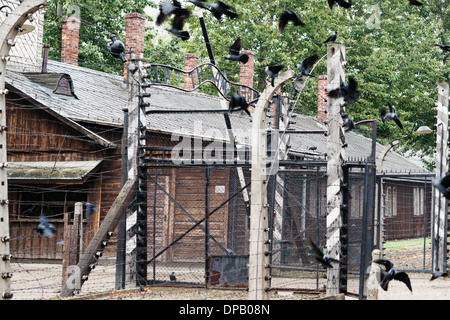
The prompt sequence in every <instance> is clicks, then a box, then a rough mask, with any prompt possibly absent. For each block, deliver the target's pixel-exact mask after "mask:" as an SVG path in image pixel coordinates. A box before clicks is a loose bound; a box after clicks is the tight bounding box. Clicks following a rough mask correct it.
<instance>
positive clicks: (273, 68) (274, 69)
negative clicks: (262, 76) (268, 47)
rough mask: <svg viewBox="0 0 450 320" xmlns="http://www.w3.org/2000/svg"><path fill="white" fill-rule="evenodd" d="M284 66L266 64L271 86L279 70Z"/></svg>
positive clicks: (273, 84)
mask: <svg viewBox="0 0 450 320" xmlns="http://www.w3.org/2000/svg"><path fill="white" fill-rule="evenodd" d="M283 68H284V66H283V65H280V66H267V67H266V69H265V70H266V73H267V75H268V76H269V78H270V84H271V85H272V87H274V86H275V78H276V77H277V76H278V74H279V73H280V72H281V70H283Z"/></svg>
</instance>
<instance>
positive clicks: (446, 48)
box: [432, 43, 450, 63]
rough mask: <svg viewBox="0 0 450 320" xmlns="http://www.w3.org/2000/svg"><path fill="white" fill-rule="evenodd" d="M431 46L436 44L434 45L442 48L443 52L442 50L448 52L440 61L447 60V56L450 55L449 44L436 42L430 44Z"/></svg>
mask: <svg viewBox="0 0 450 320" xmlns="http://www.w3.org/2000/svg"><path fill="white" fill-rule="evenodd" d="M432 46H436V47H439V48H441V50H442V51H443V52H444V51H447V52H449V53H448V54H446V55H445V57H444V60H442V62H444V63H445V61H446V60H447V58H448V57H449V56H450V45H447V44H437V43H435V44H432Z"/></svg>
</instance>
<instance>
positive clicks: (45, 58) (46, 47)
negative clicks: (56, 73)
mask: <svg viewBox="0 0 450 320" xmlns="http://www.w3.org/2000/svg"><path fill="white" fill-rule="evenodd" d="M43 47H44V54H43V56H42V68H41V72H42V73H47V65H48V50H49V49H50V45H49V44H44V45H43Z"/></svg>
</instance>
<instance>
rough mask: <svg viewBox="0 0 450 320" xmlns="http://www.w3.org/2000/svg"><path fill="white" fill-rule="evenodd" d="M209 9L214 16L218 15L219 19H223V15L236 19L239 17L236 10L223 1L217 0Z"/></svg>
mask: <svg viewBox="0 0 450 320" xmlns="http://www.w3.org/2000/svg"><path fill="white" fill-rule="evenodd" d="M209 11H211V12H212V14H213V15H214V17H216V19H217V20H219V21H222V16H223V15H225V16H227V17H228V18H230V19H235V18H237V17H238V14H237V13H236V12H234V9H233V8H232V7H231V6H230V5H228V4H226V3H225V2H222V1H217V3H213V4H210V5H209Z"/></svg>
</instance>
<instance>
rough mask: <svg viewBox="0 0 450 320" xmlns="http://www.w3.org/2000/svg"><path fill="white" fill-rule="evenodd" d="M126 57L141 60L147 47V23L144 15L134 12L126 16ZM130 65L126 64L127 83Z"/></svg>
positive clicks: (125, 76)
mask: <svg viewBox="0 0 450 320" xmlns="http://www.w3.org/2000/svg"><path fill="white" fill-rule="evenodd" d="M125 20H126V22H125V30H126V31H125V32H126V38H125V57H126V59H127V60H129V59H141V58H143V57H144V47H145V22H146V18H145V16H144V15H143V14H141V13H137V12H132V13H128V14H127V15H126V16H125ZM127 72H128V63H127V62H125V63H124V71H123V81H124V82H127Z"/></svg>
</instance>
